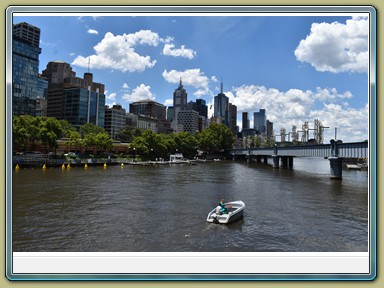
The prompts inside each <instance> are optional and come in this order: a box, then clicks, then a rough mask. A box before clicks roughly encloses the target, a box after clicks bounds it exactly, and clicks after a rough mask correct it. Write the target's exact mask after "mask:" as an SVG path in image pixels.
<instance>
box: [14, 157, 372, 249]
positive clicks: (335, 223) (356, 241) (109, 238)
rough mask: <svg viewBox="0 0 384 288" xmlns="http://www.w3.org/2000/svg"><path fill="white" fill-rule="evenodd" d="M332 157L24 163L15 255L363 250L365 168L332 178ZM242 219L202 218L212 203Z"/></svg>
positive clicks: (17, 187) (18, 179)
mask: <svg viewBox="0 0 384 288" xmlns="http://www.w3.org/2000/svg"><path fill="white" fill-rule="evenodd" d="M329 170H330V167H329V161H328V160H325V159H319V158H310V159H308V158H302V159H299V158H297V159H294V166H293V169H287V168H280V169H274V168H272V166H271V165H270V164H264V163H251V164H247V163H245V162H233V161H220V162H206V163H201V164H198V165H184V164H173V165H158V166H156V165H153V166H139V165H125V166H124V167H123V168H121V167H120V166H108V167H107V168H106V169H104V168H103V167H89V168H88V169H87V170H85V169H84V168H71V169H69V170H67V169H65V170H62V169H61V168H47V170H45V171H43V170H42V169H36V168H35V169H31V168H29V169H21V170H20V171H18V172H16V171H15V172H14V173H13V211H12V217H13V219H12V222H13V223H12V224H13V225H12V229H13V230H12V237H13V239H12V242H13V251H14V252H22V251H23V252H24V251H25V252H27V251H28V252H58V251H60V252H63V251H68V252H217V251H227V252H263V251H267V252H290V251H292V252H324V251H328V252H344V251H346V252H366V251H368V212H367V211H368V201H369V200H368V199H369V197H368V173H367V171H348V170H344V171H343V180H332V179H330V177H329ZM221 198H224V199H225V200H226V201H234V200H242V201H243V202H244V203H245V205H246V208H245V212H244V217H243V219H240V220H238V221H236V222H234V223H232V224H229V225H220V224H212V223H208V222H206V217H207V214H208V212H209V211H210V210H211V209H213V208H214V207H215V206H216V205H217V204H218V201H219V200H220V199H221Z"/></svg>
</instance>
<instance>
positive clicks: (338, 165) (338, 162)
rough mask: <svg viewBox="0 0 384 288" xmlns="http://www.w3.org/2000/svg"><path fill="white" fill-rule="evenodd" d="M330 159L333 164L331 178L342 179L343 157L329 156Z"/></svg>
mask: <svg viewBox="0 0 384 288" xmlns="http://www.w3.org/2000/svg"><path fill="white" fill-rule="evenodd" d="M328 160H329V164H330V166H331V179H342V174H343V169H342V159H341V158H339V157H329V158H328Z"/></svg>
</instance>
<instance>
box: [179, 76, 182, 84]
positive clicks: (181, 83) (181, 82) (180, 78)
mask: <svg viewBox="0 0 384 288" xmlns="http://www.w3.org/2000/svg"><path fill="white" fill-rule="evenodd" d="M179 86H183V82H182V81H181V76H180V82H179Z"/></svg>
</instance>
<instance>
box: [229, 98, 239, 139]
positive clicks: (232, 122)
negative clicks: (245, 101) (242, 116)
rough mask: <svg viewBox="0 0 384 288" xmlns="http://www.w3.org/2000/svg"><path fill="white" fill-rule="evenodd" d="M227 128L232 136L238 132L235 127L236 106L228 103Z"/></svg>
mask: <svg viewBox="0 0 384 288" xmlns="http://www.w3.org/2000/svg"><path fill="white" fill-rule="evenodd" d="M229 128H230V129H231V131H232V133H233V134H234V135H236V133H237V132H238V130H239V129H238V127H237V106H236V105H234V104H232V103H229Z"/></svg>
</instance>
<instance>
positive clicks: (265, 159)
mask: <svg viewBox="0 0 384 288" xmlns="http://www.w3.org/2000/svg"><path fill="white" fill-rule="evenodd" d="M264 164H268V156H264Z"/></svg>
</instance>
